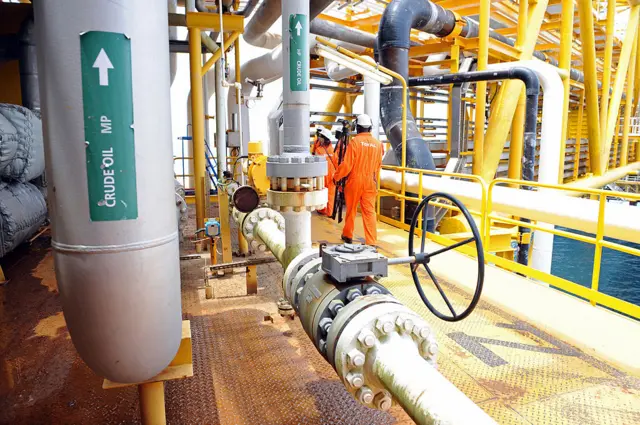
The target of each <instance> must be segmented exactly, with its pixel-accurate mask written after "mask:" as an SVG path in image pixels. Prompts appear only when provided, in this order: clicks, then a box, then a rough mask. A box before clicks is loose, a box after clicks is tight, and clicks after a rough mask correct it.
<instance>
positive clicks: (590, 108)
mask: <svg viewBox="0 0 640 425" xmlns="http://www.w3.org/2000/svg"><path fill="white" fill-rule="evenodd" d="M592 11H593V9H592V3H591V0H578V15H579V17H580V42H581V43H582V56H583V57H582V61H583V66H582V68H583V72H584V86H585V97H586V99H587V130H588V132H589V157H590V158H591V161H590V162H591V171H592V172H593V173H594V174H596V175H602V173H603V172H604V170H605V167H604V164H603V163H602V161H601V160H600V157H601V153H600V139H601V138H600V114H599V110H598V74H597V73H596V45H595V30H594V28H593V14H592Z"/></svg>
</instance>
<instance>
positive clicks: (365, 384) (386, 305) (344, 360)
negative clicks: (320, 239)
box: [327, 295, 438, 410]
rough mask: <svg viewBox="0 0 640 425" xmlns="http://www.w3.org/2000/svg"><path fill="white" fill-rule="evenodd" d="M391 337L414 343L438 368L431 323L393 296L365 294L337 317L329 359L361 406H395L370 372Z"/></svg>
mask: <svg viewBox="0 0 640 425" xmlns="http://www.w3.org/2000/svg"><path fill="white" fill-rule="evenodd" d="M391 334H398V335H399V336H400V337H402V338H405V339H407V340H410V341H412V343H413V344H414V345H415V347H416V350H418V352H419V353H420V355H421V357H422V358H424V359H425V361H427V362H428V363H429V364H431V365H432V366H434V367H435V365H436V364H435V362H436V356H437V353H438V344H437V342H436V340H435V336H434V335H433V332H432V331H431V327H430V326H429V324H428V323H427V322H426V321H425V320H424V319H422V317H420V316H419V315H417V314H416V313H414V312H413V311H411V310H410V309H408V308H407V307H405V306H403V305H402V304H400V303H399V302H398V301H397V300H396V299H395V298H394V297H392V296H390V295H365V296H362V297H358V298H357V299H355V300H353V301H352V302H350V303H349V304H347V306H346V307H344V308H343V309H342V310H341V311H340V313H339V314H338V315H337V316H336V317H335V319H334V321H333V323H332V325H331V328H330V329H329V333H328V335H327V359H328V360H329V363H331V364H332V365H333V367H334V369H335V370H336V372H337V373H338V376H340V378H341V379H342V381H343V382H344V384H345V386H346V387H347V390H348V391H349V392H350V393H351V394H352V395H353V396H354V397H355V398H356V400H358V401H359V402H360V403H362V404H364V405H366V406H368V407H374V408H378V409H381V410H387V409H388V408H390V407H391V398H390V395H389V393H388V392H387V391H386V390H385V389H384V386H383V384H382V383H381V382H379V380H378V379H377V378H376V377H375V374H374V373H371V371H368V370H367V368H368V367H371V366H370V365H371V364H372V362H371V361H369V357H370V356H371V357H372V356H373V353H375V352H376V350H377V349H378V348H379V347H380V346H381V345H382V344H385V341H387V340H388V336H389V335H391Z"/></svg>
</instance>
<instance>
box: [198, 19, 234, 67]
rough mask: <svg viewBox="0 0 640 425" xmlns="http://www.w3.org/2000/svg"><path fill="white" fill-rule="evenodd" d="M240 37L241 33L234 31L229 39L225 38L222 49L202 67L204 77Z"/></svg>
mask: <svg viewBox="0 0 640 425" xmlns="http://www.w3.org/2000/svg"><path fill="white" fill-rule="evenodd" d="M190 30H191V29H190ZM239 36H240V33H239V32H237V31H234V32H232V33H231V35H230V36H229V37H226V38H225V40H224V43H223V44H222V49H218V50H217V51H216V52H215V53H214V54H212V55H211V57H210V58H209V60H207V62H206V63H205V64H204V65H203V66H202V75H204V74H206V73H207V72H208V71H209V70H210V69H211V67H212V66H213V65H214V64H215V63H216V62H217V61H218V59H220V57H221V56H222V54H223V53H224V52H226V51H227V50H228V49H229V47H231V45H232V44H233V43H235V41H236V40H237V39H238V37H239ZM198 38H200V37H198Z"/></svg>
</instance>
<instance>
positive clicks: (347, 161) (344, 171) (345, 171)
mask: <svg viewBox="0 0 640 425" xmlns="http://www.w3.org/2000/svg"><path fill="white" fill-rule="evenodd" d="M354 159H355V153H354V148H353V143H349V146H347V152H345V155H344V159H343V161H342V164H340V165H339V166H338V169H337V170H336V173H335V174H334V175H333V179H334V180H335V181H338V180H342V179H343V178H345V177H347V176H348V175H349V173H350V172H351V169H352V168H353V162H354Z"/></svg>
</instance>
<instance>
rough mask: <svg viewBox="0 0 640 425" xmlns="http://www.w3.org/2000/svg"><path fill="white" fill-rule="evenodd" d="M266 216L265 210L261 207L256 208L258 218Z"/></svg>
mask: <svg viewBox="0 0 640 425" xmlns="http://www.w3.org/2000/svg"><path fill="white" fill-rule="evenodd" d="M266 216H267V212H266V211H265V210H263V209H261V210H258V217H259V218H261V219H262V218H265V217H266Z"/></svg>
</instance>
